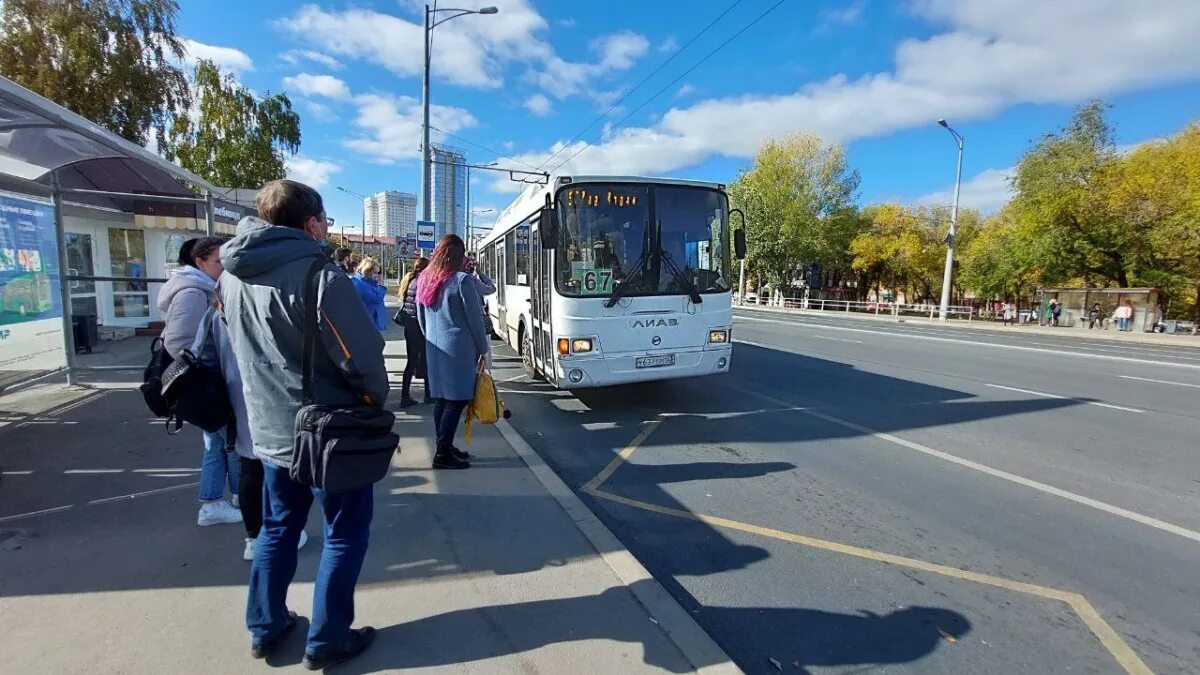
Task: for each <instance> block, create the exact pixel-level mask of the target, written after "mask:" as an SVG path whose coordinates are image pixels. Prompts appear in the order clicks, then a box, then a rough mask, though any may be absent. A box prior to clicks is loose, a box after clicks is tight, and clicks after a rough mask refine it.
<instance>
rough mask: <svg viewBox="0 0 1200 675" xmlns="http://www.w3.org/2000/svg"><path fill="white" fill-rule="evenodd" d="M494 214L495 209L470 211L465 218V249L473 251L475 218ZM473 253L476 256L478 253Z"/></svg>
mask: <svg viewBox="0 0 1200 675" xmlns="http://www.w3.org/2000/svg"><path fill="white" fill-rule="evenodd" d="M495 212H496V209H475V210H473V211H471V214H470V215H468V216H467V248H468V249H473V248H474V247H475V241H474V239H475V237H476V235H475V216H482V215H483V214H485V213H495ZM475 253H477V254H478V253H479V251H475Z"/></svg>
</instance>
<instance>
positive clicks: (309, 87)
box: [283, 73, 350, 100]
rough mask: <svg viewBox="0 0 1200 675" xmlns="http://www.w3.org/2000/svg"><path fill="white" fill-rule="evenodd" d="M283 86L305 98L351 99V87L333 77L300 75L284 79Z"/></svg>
mask: <svg viewBox="0 0 1200 675" xmlns="http://www.w3.org/2000/svg"><path fill="white" fill-rule="evenodd" d="M283 86H284V88H286V89H288V90H290V91H293V92H295V93H297V94H301V95H303V96H324V97H325V98H331V99H334V100H345V99H348V98H350V87H347V86H346V83H345V82H343V81H341V80H339V79H338V78H336V77H334V76H332V75H310V74H308V73H300V74H299V75H292V76H289V77H285V78H283Z"/></svg>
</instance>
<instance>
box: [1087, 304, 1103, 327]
mask: <svg viewBox="0 0 1200 675" xmlns="http://www.w3.org/2000/svg"><path fill="white" fill-rule="evenodd" d="M1097 325H1099V326H1100V327H1101V328H1104V310H1103V309H1101V308H1100V303H1098V302H1096V303H1092V308H1091V309H1090V310H1088V330H1091V329H1093V328H1095V327H1096V326H1097Z"/></svg>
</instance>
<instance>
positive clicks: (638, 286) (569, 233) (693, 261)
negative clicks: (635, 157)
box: [558, 183, 729, 297]
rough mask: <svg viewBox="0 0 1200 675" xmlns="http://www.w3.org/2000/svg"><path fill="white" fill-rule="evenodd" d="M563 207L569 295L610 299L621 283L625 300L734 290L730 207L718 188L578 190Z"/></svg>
mask: <svg viewBox="0 0 1200 675" xmlns="http://www.w3.org/2000/svg"><path fill="white" fill-rule="evenodd" d="M652 192H653V196H654V199H653V202H654V209H653V213H652V212H651V207H650V204H651V199H650V197H651V193H652ZM558 205H559V206H558V214H559V222H560V223H561V226H560V228H559V231H560V233H561V236H562V241H561V242H560V245H559V247H558V256H559V272H558V289H559V292H560V293H562V294H563V295H569V296H597V297H600V296H603V297H608V296H610V295H612V293H613V290H614V288H616V287H617V286H620V285H623V284H624V285H625V286H624V287H623V288H622V289H621V295H622V296H630V295H674V294H681V293H688V292H690V291H691V290H692V289H693V288H694V289H695V290H696V291H698V292H700V293H714V292H725V291H728V290H729V284H728V282H727V281H726V279H727V278H728V274H727V268H728V265H729V261H728V253H729V250H728V246H727V240H728V233H729V231H728V227H727V223H728V202H727V200H726V198H725V195H724V194H722V193H721V192H719V191H717V190H714V189H710V188H698V187H682V186H650V185H632V184H611V185H609V184H596V183H591V184H580V185H577V186H571V187H569V188H567V189H565V190H563V191H562V192H560V193H559V197H558Z"/></svg>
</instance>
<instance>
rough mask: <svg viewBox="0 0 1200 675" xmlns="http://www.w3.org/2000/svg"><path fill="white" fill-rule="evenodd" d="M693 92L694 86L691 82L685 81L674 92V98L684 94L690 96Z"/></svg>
mask: <svg viewBox="0 0 1200 675" xmlns="http://www.w3.org/2000/svg"><path fill="white" fill-rule="evenodd" d="M695 92H696V88H695V87H694V86H692V85H691V84H688V83H686V82H685V83H684V85H683V86H682V87H680V88H679V90H678V91H676V92H675V98H683V97H685V96H690V95H691V94H694V93H695Z"/></svg>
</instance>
